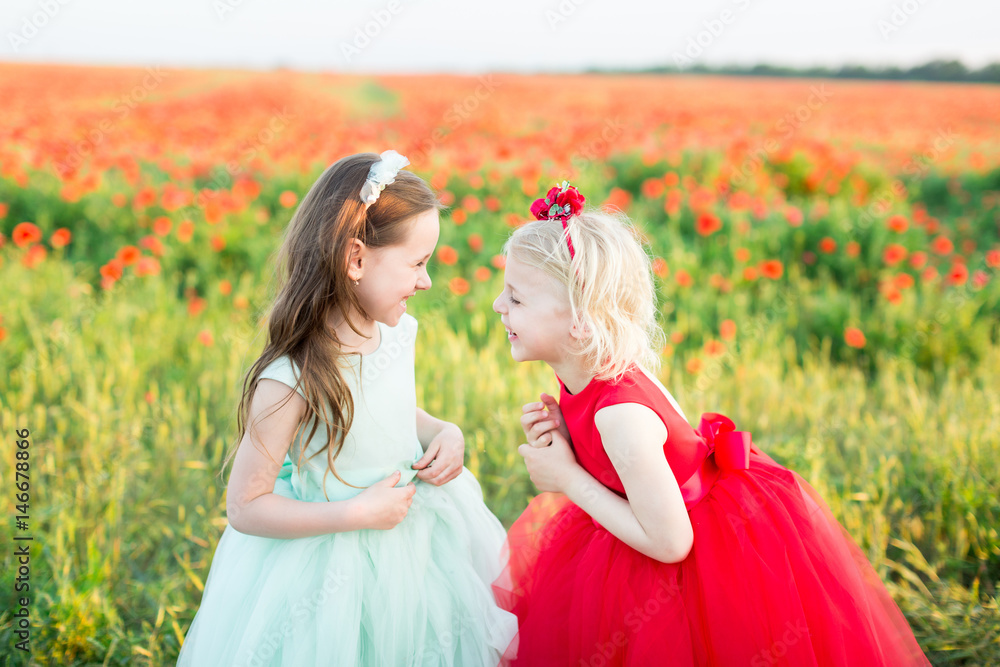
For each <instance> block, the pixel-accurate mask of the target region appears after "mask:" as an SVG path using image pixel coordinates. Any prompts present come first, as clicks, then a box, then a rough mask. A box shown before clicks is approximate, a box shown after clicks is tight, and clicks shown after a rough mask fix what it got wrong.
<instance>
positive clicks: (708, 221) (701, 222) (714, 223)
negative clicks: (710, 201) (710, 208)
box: [695, 213, 722, 236]
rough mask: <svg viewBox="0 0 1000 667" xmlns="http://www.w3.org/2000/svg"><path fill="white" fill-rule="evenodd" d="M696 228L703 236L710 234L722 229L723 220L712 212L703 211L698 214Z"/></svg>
mask: <svg viewBox="0 0 1000 667" xmlns="http://www.w3.org/2000/svg"><path fill="white" fill-rule="evenodd" d="M695 229H696V230H697V231H698V233H699V234H701V235H702V236H710V235H712V234H714V233H715V232H717V231H719V230H720V229H722V221H721V220H719V217H718V216H716V215H713V214H712V213H702V214H701V215H699V216H698V222H697V223H695Z"/></svg>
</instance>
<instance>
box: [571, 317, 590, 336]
mask: <svg viewBox="0 0 1000 667" xmlns="http://www.w3.org/2000/svg"><path fill="white" fill-rule="evenodd" d="M592 334H593V332H592V331H591V330H590V325H589V324H587V322H586V320H584V321H581V322H574V323H573V324H572V325H571V326H570V328H569V335H570V336H572V337H573V338H576V339H577V340H586V339H588V338H590V336H591V335H592Z"/></svg>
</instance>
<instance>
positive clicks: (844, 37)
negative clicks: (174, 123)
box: [0, 0, 1000, 73]
mask: <svg viewBox="0 0 1000 667" xmlns="http://www.w3.org/2000/svg"><path fill="white" fill-rule="evenodd" d="M998 26H1000V2H997V0H952V1H951V2H944V1H943V0H936V1H932V0H889V1H886V0H841V1H840V2H837V3H834V2H829V1H827V2H823V3H818V2H810V1H805V2H804V1H803V0H721V1H714V2H708V3H704V4H695V3H691V2H684V3H681V2H676V1H663V2H655V1H648V0H615V1H613V2H612V1H609V0H535V1H532V0H505V1H503V2H490V3H482V2H478V1H476V0H465V1H458V0H358V1H354V2H347V1H341V2H335V1H327V2H322V1H320V0H280V2H279V1H278V0H163V1H158V2H150V1H149V0H145V1H142V0H138V1H137V0H132V1H127V0H2V7H0V29H2V31H3V39H2V42H0V61H27V62H69V63H80V64H86V63H93V64H113V65H164V66H195V67H220V66H227V67H229V66H231V67H240V68H262V69H269V68H272V67H275V66H286V67H292V68H295V69H309V70H331V71H345V72H359V73H360V72H400V73H410V72H458V73H478V72H484V71H516V72H536V71H577V70H580V69H584V68H587V67H640V66H651V65H659V64H674V63H675V62H684V63H685V64H692V63H704V64H708V65H721V64H744V65H746V64H756V63H760V62H767V63H771V64H786V65H796V66H808V65H827V66H838V65H841V64H866V65H875V66H879V65H899V66H902V67H907V66H912V65H916V64H920V63H923V62H926V61H927V60H930V59H932V58H948V59H958V60H961V61H963V62H964V63H965V64H966V65H967V66H969V67H972V68H976V67H981V66H982V65H984V64H987V63H990V62H996V61H1000V38H998V37H997V34H996V30H997V27H998ZM366 28H367V33H368V34H365V30H366ZM682 57H683V58H687V59H688V60H686V61H682V60H681V58H682Z"/></svg>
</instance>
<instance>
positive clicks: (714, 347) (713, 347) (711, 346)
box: [704, 340, 726, 357]
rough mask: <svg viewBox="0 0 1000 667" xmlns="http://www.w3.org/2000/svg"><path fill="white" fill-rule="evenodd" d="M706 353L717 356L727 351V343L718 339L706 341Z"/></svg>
mask: <svg viewBox="0 0 1000 667" xmlns="http://www.w3.org/2000/svg"><path fill="white" fill-rule="evenodd" d="M704 349H705V354H706V355H707V356H709V357H717V356H719V355H720V354H722V353H724V352H725V351H726V344H725V343H723V342H721V341H717V340H708V341H705V348H704Z"/></svg>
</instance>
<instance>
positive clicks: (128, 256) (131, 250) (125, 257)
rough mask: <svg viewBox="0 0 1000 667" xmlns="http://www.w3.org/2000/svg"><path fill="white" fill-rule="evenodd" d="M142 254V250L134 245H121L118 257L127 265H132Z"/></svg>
mask: <svg viewBox="0 0 1000 667" xmlns="http://www.w3.org/2000/svg"><path fill="white" fill-rule="evenodd" d="M141 255H142V252H141V251H140V250H139V249H138V248H136V247H135V246H134V245H127V246H122V247H121V249H120V250H119V251H118V254H117V257H118V259H120V260H121V262H122V264H124V265H125V266H131V265H132V264H135V263H136V261H137V260H138V259H139V257H140V256H141Z"/></svg>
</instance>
